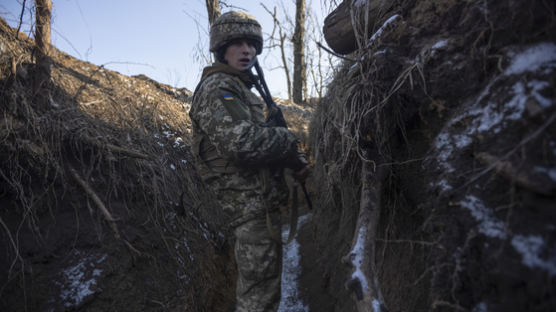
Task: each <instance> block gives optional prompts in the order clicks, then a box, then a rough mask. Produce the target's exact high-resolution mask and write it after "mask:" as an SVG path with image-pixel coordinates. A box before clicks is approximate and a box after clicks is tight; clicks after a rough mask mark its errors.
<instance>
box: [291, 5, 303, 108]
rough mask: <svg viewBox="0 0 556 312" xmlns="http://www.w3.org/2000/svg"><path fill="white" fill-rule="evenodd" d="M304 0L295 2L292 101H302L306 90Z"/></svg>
mask: <svg viewBox="0 0 556 312" xmlns="http://www.w3.org/2000/svg"><path fill="white" fill-rule="evenodd" d="M304 37H305V0H296V2H295V32H294V34H293V38H292V41H293V101H294V102H295V103H298V104H300V103H303V100H304V98H303V95H304V93H305V92H306V84H307V73H306V68H305V67H306V66H305V42H304V40H303V39H304Z"/></svg>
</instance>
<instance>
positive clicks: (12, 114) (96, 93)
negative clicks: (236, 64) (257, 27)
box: [0, 20, 235, 311]
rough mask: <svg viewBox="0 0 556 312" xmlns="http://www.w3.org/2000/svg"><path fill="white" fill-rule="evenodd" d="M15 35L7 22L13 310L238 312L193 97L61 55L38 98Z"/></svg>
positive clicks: (7, 263)
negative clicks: (197, 148) (204, 169)
mask: <svg viewBox="0 0 556 312" xmlns="http://www.w3.org/2000/svg"><path fill="white" fill-rule="evenodd" d="M15 32H16V31H15V30H14V29H12V28H10V27H9V26H8V25H7V24H6V23H5V22H4V21H3V20H0V102H1V105H0V110H1V115H0V154H1V157H0V180H1V183H0V207H1V209H0V225H1V226H0V244H1V246H2V250H3V251H4V252H3V254H2V256H1V257H0V267H1V268H2V270H0V280H1V281H2V284H1V286H0V298H1V299H0V310H2V311H42V310H56V311H58V310H87V311H108V310H117V311H144V310H171V311H178V310H180V311H182V310H188V311H226V310H227V309H228V308H229V306H231V305H232V303H233V297H234V296H233V292H234V290H233V288H234V281H235V276H234V274H235V268H234V267H235V266H234V263H233V261H232V256H231V254H230V248H229V246H228V244H227V239H226V238H227V236H228V233H227V232H226V228H225V227H224V221H223V220H222V218H221V217H220V214H219V212H218V211H219V210H218V208H217V205H216V204H215V203H214V202H213V201H212V198H213V196H211V193H210V190H207V189H205V188H204V186H203V184H202V183H201V182H200V180H199V179H198V176H197V175H196V173H195V168H194V167H193V164H192V157H191V155H190V154H189V132H190V129H191V127H190V126H191V125H190V121H189V118H188V116H187V110H188V106H189V104H188V101H189V98H190V96H191V92H189V91H188V90H185V89H175V88H171V87H169V86H166V85H163V84H160V83H157V82H155V81H152V80H150V79H149V78H148V77H144V76H140V77H127V76H124V75H121V74H119V73H117V72H113V71H109V70H107V69H105V68H103V66H96V65H93V64H90V63H87V62H82V61H79V60H76V59H74V58H72V57H70V56H68V55H66V54H64V53H62V52H60V51H57V50H54V51H52V52H53V55H52V64H53V65H52V76H51V80H50V82H48V83H47V84H46V85H44V86H43V88H42V91H44V92H43V93H42V94H47V97H46V101H45V102H43V101H37V100H36V99H37V95H36V94H33V91H32V90H33V87H32V86H33V79H34V67H35V65H34V60H33V59H32V54H31V50H32V47H33V44H34V42H33V40H31V39H28V38H26V37H25V36H24V35H22V34H19V35H17V36H16V33H15ZM39 103H40V104H39Z"/></svg>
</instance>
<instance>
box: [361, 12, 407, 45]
mask: <svg viewBox="0 0 556 312" xmlns="http://www.w3.org/2000/svg"><path fill="white" fill-rule="evenodd" d="M398 18H400V15H399V14H394V15H392V16H391V17H390V18H389V19H387V20H386V22H384V24H382V26H380V28H379V29H378V30H377V31H376V32H375V33H374V34H373V35H372V36H371V38H369V42H368V43H367V46H370V45H371V44H373V42H374V41H375V40H376V39H378V38H380V36H382V33H383V32H384V30H385V29H386V27H388V25H390V24H391V23H392V22H394V21H395V20H397V19H398Z"/></svg>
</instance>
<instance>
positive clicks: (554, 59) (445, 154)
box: [433, 41, 556, 177]
mask: <svg viewBox="0 0 556 312" xmlns="http://www.w3.org/2000/svg"><path fill="white" fill-rule="evenodd" d="M445 44H446V43H445V42H443V41H439V42H437V43H436V44H435V45H434V46H433V47H435V46H436V47H438V46H440V47H442V46H444V45H445ZM508 56H509V57H510V65H509V66H508V67H507V68H506V70H505V71H504V72H503V73H501V74H500V75H498V76H495V77H494V78H492V79H491V80H490V82H489V83H488V84H487V85H486V87H485V88H484V89H483V91H482V92H481V93H480V94H479V96H478V97H477V98H476V100H473V101H472V102H470V105H469V107H468V108H467V109H466V110H465V111H463V112H461V113H460V114H457V115H456V116H454V117H453V118H452V120H451V121H450V122H448V124H447V127H446V128H445V129H443V130H442V132H440V134H438V136H437V137H436V139H435V145H434V147H435V151H434V154H435V158H436V160H437V162H438V166H439V168H441V169H443V170H444V171H446V172H448V173H450V172H453V171H454V167H453V166H452V164H451V161H452V160H453V159H452V158H453V157H454V155H459V154H460V153H459V152H461V150H462V149H464V148H466V147H467V146H469V145H470V144H471V143H473V138H474V137H476V136H477V135H483V134H484V133H491V134H499V133H500V132H502V131H503V130H504V129H506V128H508V127H509V126H510V125H511V123H513V122H515V121H519V120H520V119H522V118H523V115H524V113H525V111H526V109H527V108H526V106H527V103H528V102H529V101H531V100H533V102H535V103H538V105H539V111H541V112H542V110H546V109H548V108H550V107H552V106H553V105H554V101H553V100H552V99H551V98H547V97H546V96H544V95H543V94H547V92H545V90H548V89H550V86H551V84H550V83H549V82H548V81H542V80H538V79H531V80H529V81H523V80H517V81H515V82H513V84H510V85H508V84H501V83H500V82H501V81H502V80H503V79H513V78H509V76H512V75H520V74H523V73H525V72H535V71H537V72H538V71H542V72H540V73H543V74H546V73H551V72H552V71H553V70H554V69H555V68H556V44H553V43H540V44H537V45H534V46H530V47H528V48H525V49H523V50H522V51H521V52H519V53H516V52H512V53H509V54H508ZM510 81H513V80H510ZM548 94H550V92H548ZM465 120H470V122H464V121H465ZM462 124H467V126H466V127H465V128H463V129H461V128H460V125H462ZM549 173H551V172H549ZM553 174H554V173H553ZM550 177H552V176H550Z"/></svg>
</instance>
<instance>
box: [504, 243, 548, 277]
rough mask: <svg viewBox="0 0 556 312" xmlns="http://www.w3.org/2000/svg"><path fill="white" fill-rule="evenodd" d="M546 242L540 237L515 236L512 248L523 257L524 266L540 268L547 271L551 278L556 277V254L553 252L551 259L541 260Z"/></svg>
mask: <svg viewBox="0 0 556 312" xmlns="http://www.w3.org/2000/svg"><path fill="white" fill-rule="evenodd" d="M545 245H546V244H545V242H544V240H543V238H542V237H541V236H539V235H527V236H525V235H515V236H514V237H513V238H512V246H513V247H514V248H515V250H516V251H517V252H518V253H519V254H520V255H521V257H522V262H523V265H525V266H527V267H529V268H532V269H533V268H539V269H542V270H545V271H547V272H548V273H549V274H550V276H554V275H556V253H555V252H554V250H552V251H551V252H550V253H549V257H550V258H549V259H548V260H545V259H542V258H541V253H543V250H544V249H545Z"/></svg>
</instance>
